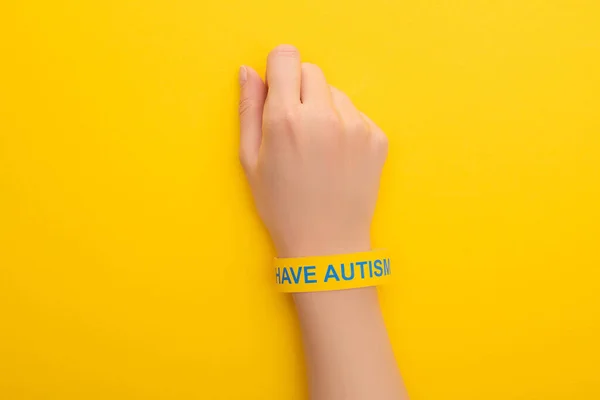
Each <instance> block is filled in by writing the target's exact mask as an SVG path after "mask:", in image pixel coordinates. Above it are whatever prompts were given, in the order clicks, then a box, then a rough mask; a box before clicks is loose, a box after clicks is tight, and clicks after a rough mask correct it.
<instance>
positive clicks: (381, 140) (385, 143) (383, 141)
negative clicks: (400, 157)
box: [374, 130, 389, 152]
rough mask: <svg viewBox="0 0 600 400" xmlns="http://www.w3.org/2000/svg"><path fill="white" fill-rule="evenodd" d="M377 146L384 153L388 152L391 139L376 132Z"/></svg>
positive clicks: (380, 132) (378, 131)
mask: <svg viewBox="0 0 600 400" xmlns="http://www.w3.org/2000/svg"><path fill="white" fill-rule="evenodd" d="M374 138H375V145H376V146H377V148H378V149H380V150H381V151H383V152H387V150H388V147H389V139H388V137H387V135H386V134H385V133H383V132H382V131H380V130H377V131H376V132H374Z"/></svg>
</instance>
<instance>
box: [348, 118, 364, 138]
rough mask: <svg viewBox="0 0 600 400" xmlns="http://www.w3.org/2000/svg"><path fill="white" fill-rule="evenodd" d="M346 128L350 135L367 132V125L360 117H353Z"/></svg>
mask: <svg viewBox="0 0 600 400" xmlns="http://www.w3.org/2000/svg"><path fill="white" fill-rule="evenodd" d="M347 129H348V131H349V133H350V134H352V135H361V134H364V133H366V132H367V126H366V124H365V121H363V119H362V118H354V119H352V120H351V121H349V122H348V126H347Z"/></svg>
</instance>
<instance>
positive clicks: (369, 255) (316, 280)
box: [274, 250, 392, 293]
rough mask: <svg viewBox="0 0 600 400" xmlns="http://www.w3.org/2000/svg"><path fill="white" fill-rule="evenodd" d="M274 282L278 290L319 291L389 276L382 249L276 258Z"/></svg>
mask: <svg viewBox="0 0 600 400" xmlns="http://www.w3.org/2000/svg"><path fill="white" fill-rule="evenodd" d="M274 266H275V282H276V284H277V288H278V289H279V291H280V292H285V293H299V292H320V291H326V290H342V289H355V288H361V287H367V286H377V285H380V284H382V283H385V282H386V281H388V280H389V278H390V277H391V273H392V271H391V265H390V258H389V255H388V253H387V252H386V251H385V250H373V251H367V252H363V253H353V254H338V255H332V256H322V257H299V258H276V259H275V261H274Z"/></svg>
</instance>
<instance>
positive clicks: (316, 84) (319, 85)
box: [300, 63, 331, 107]
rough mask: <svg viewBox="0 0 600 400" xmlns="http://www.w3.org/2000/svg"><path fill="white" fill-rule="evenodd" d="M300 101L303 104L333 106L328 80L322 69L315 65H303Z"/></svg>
mask: <svg viewBox="0 0 600 400" xmlns="http://www.w3.org/2000/svg"><path fill="white" fill-rule="evenodd" d="M300 99H301V100H302V103H303V104H311V105H314V106H318V107H326V106H331V91H330V90H329V86H328V85H327V79H325V74H323V71H322V70H321V68H319V67H318V66H317V65H315V64H311V63H302V79H301V88H300Z"/></svg>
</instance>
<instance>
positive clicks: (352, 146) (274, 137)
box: [239, 45, 408, 400]
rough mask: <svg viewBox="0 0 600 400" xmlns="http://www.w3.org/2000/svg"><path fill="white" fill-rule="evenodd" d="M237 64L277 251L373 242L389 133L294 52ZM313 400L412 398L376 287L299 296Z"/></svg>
mask: <svg viewBox="0 0 600 400" xmlns="http://www.w3.org/2000/svg"><path fill="white" fill-rule="evenodd" d="M266 77H267V84H265V82H263V81H262V79H261V78H260V76H259V75H258V73H256V71H254V70H253V69H252V68H250V67H247V66H243V67H241V68H240V87H241V94H240V109H239V111H240V130H241V137H240V160H241V163H242V165H243V167H244V170H245V172H246V177H247V178H248V182H249V184H250V187H251V189H252V194H253V197H254V201H255V204H256V208H257V210H258V213H259V215H260V217H261V219H262V221H263V222H264V224H265V226H266V227H267V229H268V231H269V234H270V236H271V239H272V240H273V243H274V245H275V248H276V250H277V255H278V257H305V256H319V255H330V254H344V253H354V252H360V251H368V250H370V249H371V242H370V233H369V232H370V225H371V220H372V218H373V213H374V210H375V203H376V201H377V192H378V190H379V180H380V175H381V170H382V168H383V165H384V163H385V159H386V156H387V137H386V136H385V134H384V133H383V132H382V130H381V129H379V128H378V127H377V126H376V125H375V124H374V123H373V121H371V120H370V119H369V118H368V117H367V116H366V115H364V114H363V113H361V112H360V111H358V110H357V109H356V107H354V105H353V104H352V102H351V101H350V99H349V98H348V97H347V96H346V95H345V94H344V93H343V92H341V91H340V90H338V89H336V88H333V87H331V86H330V85H328V84H327V80H326V79H325V76H324V75H323V72H322V71H321V69H320V68H319V67H318V66H316V65H314V64H309V63H302V62H301V59H300V53H299V52H298V50H297V49H296V48H295V47H293V46H290V45H281V46H278V47H276V48H275V49H274V50H273V51H271V53H269V56H268V59H267V74H266ZM294 302H295V305H296V309H297V312H298V317H299V319H300V325H301V327H302V336H303V342H304V350H305V353H306V360H307V369H308V378H309V387H310V394H311V399H313V400H342V399H343V400H367V399H368V400H388V399H389V400H392V399H393V400H398V399H401V400H403V399H408V395H407V394H406V389H405V387H404V384H403V383H402V379H401V377H400V373H399V371H398V368H397V364H396V361H395V359H394V354H393V351H392V347H391V345H390V341H389V338H388V334H387V331H386V328H385V324H384V321H383V318H382V315H381V310H380V307H379V302H378V299H377V291H376V289H375V288H373V287H370V288H363V289H353V290H341V291H330V292H315V293H298V294H294Z"/></svg>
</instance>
